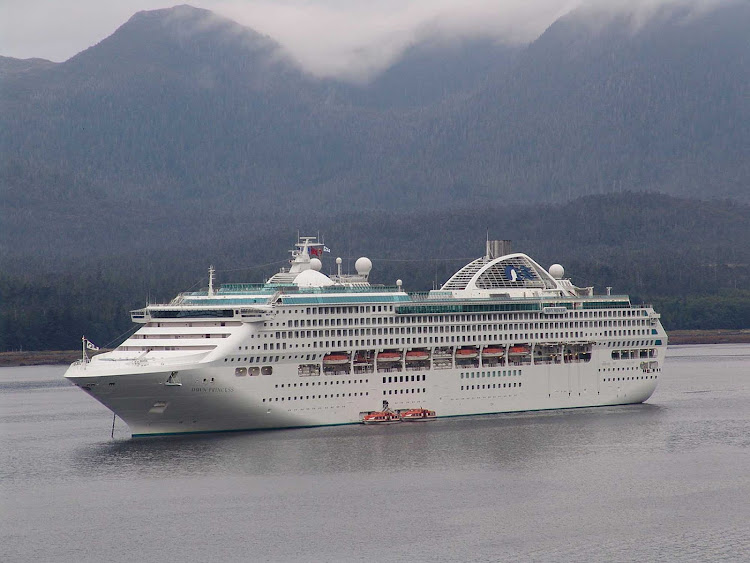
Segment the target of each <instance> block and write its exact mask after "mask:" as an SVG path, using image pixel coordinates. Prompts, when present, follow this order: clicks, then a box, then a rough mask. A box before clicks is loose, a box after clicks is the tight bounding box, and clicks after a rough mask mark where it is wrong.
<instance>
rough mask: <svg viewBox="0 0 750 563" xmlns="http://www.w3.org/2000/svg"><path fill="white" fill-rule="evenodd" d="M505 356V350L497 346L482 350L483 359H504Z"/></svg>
mask: <svg viewBox="0 0 750 563" xmlns="http://www.w3.org/2000/svg"><path fill="white" fill-rule="evenodd" d="M504 355H505V350H504V349H503V348H498V347H495V346H487V348H485V349H484V350H482V357H483V358H502V357H503V356H504Z"/></svg>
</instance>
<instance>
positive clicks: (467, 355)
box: [456, 348, 479, 360]
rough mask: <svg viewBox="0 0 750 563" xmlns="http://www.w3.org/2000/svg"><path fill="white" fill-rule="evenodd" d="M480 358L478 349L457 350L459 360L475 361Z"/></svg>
mask: <svg viewBox="0 0 750 563" xmlns="http://www.w3.org/2000/svg"><path fill="white" fill-rule="evenodd" d="M477 356H479V353H478V352H477V349H476V348H459V349H458V350H456V359H457V360H473V359H474V358H476V357H477Z"/></svg>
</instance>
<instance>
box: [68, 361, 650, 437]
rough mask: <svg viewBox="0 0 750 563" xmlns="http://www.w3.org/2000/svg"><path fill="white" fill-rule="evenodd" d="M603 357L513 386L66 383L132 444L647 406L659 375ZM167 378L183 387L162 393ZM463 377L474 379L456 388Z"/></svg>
mask: <svg viewBox="0 0 750 563" xmlns="http://www.w3.org/2000/svg"><path fill="white" fill-rule="evenodd" d="M608 355H609V351H608V350H607V349H606V348H600V349H597V350H595V352H594V357H593V358H592V360H591V361H590V362H586V363H583V362H581V363H570V364H564V363H560V364H542V365H525V366H518V367H516V366H511V367H514V368H516V369H519V370H520V373H521V375H516V376H485V377H482V376H481V374H482V372H483V371H484V372H485V373H492V372H491V370H490V369H488V368H455V369H446V370H436V369H431V370H421V371H410V372H406V373H407V374H409V375H412V374H414V375H416V374H420V375H424V376H425V380H424V381H419V382H411V381H410V382H408V383H406V382H404V383H382V379H383V378H382V374H379V373H370V374H356V375H355V374H351V375H321V376H318V377H301V376H299V375H298V373H297V368H296V365H292V364H289V365H286V366H285V365H283V364H282V365H278V366H277V368H276V371H275V372H274V375H272V376H257V377H248V376H245V377H237V376H235V375H234V368H230V367H227V365H226V363H224V362H216V363H214V364H193V365H192V366H188V365H187V364H185V365H183V366H179V365H177V364H172V365H170V366H163V367H161V369H160V368H156V367H154V368H152V369H151V371H148V372H145V373H144V372H143V371H140V372H137V373H134V372H133V371H132V370H128V368H127V366H126V365H122V367H120V368H117V369H108V373H106V374H103V373H102V368H101V367H100V366H96V364H101V363H103V362H96V361H95V362H92V363H89V364H77V365H73V366H71V368H70V369H69V370H68V373H66V377H67V378H68V379H70V380H71V381H72V382H73V383H75V384H76V385H78V386H79V387H81V388H83V389H84V390H86V391H87V392H88V393H89V394H90V395H92V396H93V397H94V398H96V399H97V400H99V401H100V402H101V403H102V404H104V405H105V406H106V407H107V408H109V409H111V410H112V411H113V412H114V413H115V414H117V416H119V417H120V418H121V419H122V420H124V421H125V422H126V423H127V424H128V426H129V427H130V429H131V431H132V434H133V436H146V435H160V434H161V435H164V434H185V433H197V432H221V431H234V430H255V429H271V428H293V427H305V426H325V425H339V424H355V423H360V422H361V420H362V413H364V412H371V411H374V410H378V409H379V408H380V407H381V405H382V401H383V400H384V399H386V400H388V402H389V405H390V408H392V409H394V410H401V409H409V408H418V407H428V408H430V409H433V410H435V411H436V412H437V416H438V417H440V418H442V417H451V416H465V415H478V414H492V413H509V412H517V411H535V410H549V409H565V408H579V407H593V406H604V405H622V404H631V403H642V402H643V401H645V400H646V399H648V398H649V397H650V396H651V394H652V393H653V391H654V389H655V387H656V383H657V373H655V372H651V373H645V372H643V371H642V370H641V369H640V368H638V365H639V363H640V362H639V360H635V359H633V360H631V361H624V362H618V363H617V366H618V368H619V369H620V370H621V371H617V372H614V373H613V372H611V371H606V367H605V366H606V365H608V364H609V363H610V362H606V361H605V358H607V357H608ZM597 358H600V359H601V361H597ZM117 363H119V362H117ZM131 368H132V366H131ZM600 368H604V369H603V371H599V370H600ZM505 369H506V370H507V371H510V370H508V368H507V367H506V368H505ZM172 371H178V373H179V380H180V382H181V383H182V384H181V385H168V384H165V383H166V381H167V379H168V378H169V376H170V373H171V372H172ZM497 371H499V370H497V369H496V372H497ZM96 373H99V374H100V375H95V374H96ZM466 373H474V374H475V375H476V377H475V378H471V379H469V378H466V379H463V378H461V374H466ZM617 376H619V377H617ZM618 379H619V380H620V381H617V380H618ZM313 380H314V381H315V384H316V385H315V386H313V387H311V386H310V385H309V384H310V383H312V381H313ZM92 384H93V385H92ZM514 384H515V385H516V386H515V387H514V386H513V385H514ZM282 385H283V388H282ZM493 385H494V386H495V387H492V386H493ZM502 385H506V387H502ZM472 386H473V387H474V388H473V389H472V388H471V387H472ZM498 386H499V387H498ZM87 387H88V389H87ZM462 387H463V389H462ZM384 392H385V394H384ZM306 397H310V398H306ZM312 397H315V398H312ZM318 397H320V398H318ZM282 399H283V400H282Z"/></svg>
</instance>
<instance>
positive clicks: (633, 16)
mask: <svg viewBox="0 0 750 563" xmlns="http://www.w3.org/2000/svg"><path fill="white" fill-rule="evenodd" d="M732 1H736V2H743V1H744V0H537V1H535V2H526V1H523V0H503V1H500V2H498V1H497V0H406V1H403V0H402V1H396V0H383V1H380V2H364V1H362V0H348V1H345V2H342V1H339V0H319V1H316V2H308V1H306V0H286V1H285V2H277V1H275V0H196V1H195V2H193V5H194V6H195V7H198V8H205V9H208V10H211V11H213V12H215V13H216V14H219V15H222V16H225V17H228V18H230V19H233V20H235V21H237V22H238V23H240V24H243V25H245V26H247V27H250V28H252V29H255V30H257V31H258V32H260V33H262V34H265V35H268V36H270V37H272V38H273V39H275V40H276V41H277V42H278V43H279V44H280V45H281V46H282V48H283V49H284V50H286V51H287V52H288V53H289V54H291V55H292V57H293V58H294V59H295V60H296V61H297V62H298V63H299V64H300V65H301V66H302V67H303V68H304V69H305V70H307V71H308V72H311V73H313V74H315V75H317V76H327V77H336V78H339V79H346V80H352V81H358V82H363V81H368V80H371V79H373V78H375V77H376V76H377V74H378V73H380V72H382V71H384V70H386V69H387V68H389V67H390V66H391V65H392V64H393V63H394V62H395V61H397V60H398V59H399V58H400V57H401V56H402V54H403V53H404V51H406V50H408V49H409V48H411V47H413V46H414V45H418V44H420V43H423V42H424V41H426V40H431V41H434V40H439V41H442V42H443V43H445V44H450V43H453V42H456V41H459V42H460V41H462V40H465V39H470V40H472V39H477V38H481V39H490V40H492V41H494V42H497V43H501V44H504V45H526V44H528V43H530V42H532V41H533V40H535V39H536V38H538V37H539V36H540V35H541V34H542V33H543V32H544V30H545V29H547V27H549V26H550V25H551V24H552V23H554V22H555V21H556V20H557V19H559V18H560V17H562V16H564V15H565V14H568V13H571V12H573V11H577V12H578V13H579V15H582V14H584V13H585V14H586V15H587V18H588V19H589V21H590V23H591V24H593V25H599V24H601V23H602V22H604V21H607V20H608V19H610V18H613V17H618V16H623V15H624V16H626V17H627V18H628V19H629V20H630V24H629V25H630V26H631V28H632V29H633V30H637V28H638V27H639V26H640V25H643V24H644V23H645V22H647V21H650V20H652V19H653V18H655V17H659V16H660V15H663V14H664V13H665V12H666V13H668V12H674V11H676V10H681V11H683V12H684V13H686V14H688V17H690V16H695V15H698V16H699V15H701V14H704V13H705V12H707V11H710V10H712V9H714V8H716V7H717V6H720V5H724V4H727V3H729V2H732ZM172 5H173V1H170V0H130V1H129V2H120V1H119V0H77V1H76V2H73V3H70V2H68V3H61V2H56V1H54V0H25V1H24V2H16V1H11V2H8V3H6V5H5V6H4V11H3V14H4V17H3V18H2V19H0V54H3V55H6V56H12V57H17V58H29V57H41V58H46V59H50V60H54V61H63V60H66V59H68V58H70V57H71V56H73V55H75V54H76V53H78V52H80V51H82V50H84V49H85V48H87V47H89V46H91V45H93V44H95V43H97V42H98V41H100V40H101V39H103V38H104V37H106V36H107V35H108V34H109V33H111V32H112V30H113V29H115V28H116V27H117V26H118V25H119V24H120V23H121V22H122V21H124V20H126V19H127V18H128V17H130V15H132V14H133V13H134V12H136V11H139V10H153V9H160V8H168V7H171V6H172Z"/></svg>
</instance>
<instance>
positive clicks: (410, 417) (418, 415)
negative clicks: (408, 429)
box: [401, 408, 437, 422]
mask: <svg viewBox="0 0 750 563" xmlns="http://www.w3.org/2000/svg"><path fill="white" fill-rule="evenodd" d="M436 418H437V415H436V414H435V411H431V410H427V409H421V408H420V409H409V410H408V411H404V412H402V413H401V420H403V421H405V422H406V421H411V422H413V421H421V420H435V419H436Z"/></svg>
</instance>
